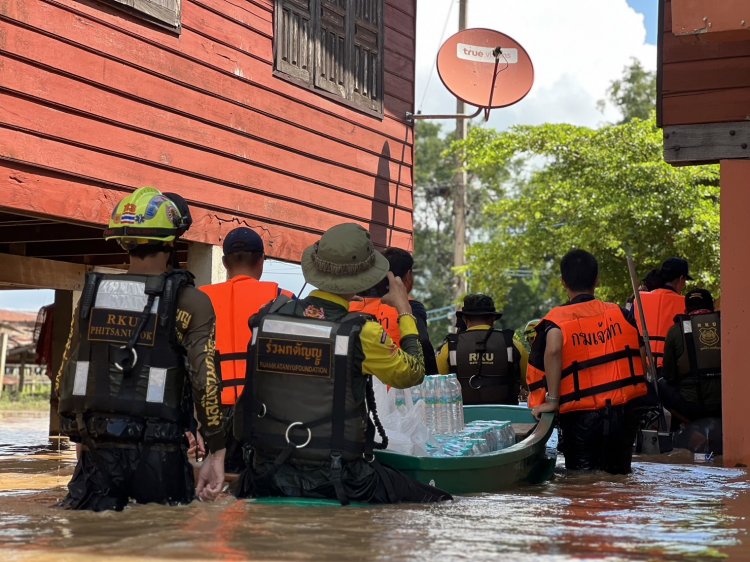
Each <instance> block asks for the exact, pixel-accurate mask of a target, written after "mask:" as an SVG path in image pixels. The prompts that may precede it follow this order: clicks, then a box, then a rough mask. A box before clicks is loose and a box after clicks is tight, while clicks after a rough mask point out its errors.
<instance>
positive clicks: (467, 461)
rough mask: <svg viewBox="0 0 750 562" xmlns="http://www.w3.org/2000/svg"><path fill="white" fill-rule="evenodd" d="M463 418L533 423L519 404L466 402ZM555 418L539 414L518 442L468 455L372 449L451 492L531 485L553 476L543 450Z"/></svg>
mask: <svg viewBox="0 0 750 562" xmlns="http://www.w3.org/2000/svg"><path fill="white" fill-rule="evenodd" d="M464 418H465V420H466V421H467V422H470V421H474V420H506V421H510V422H512V423H534V422H536V419H535V418H534V416H533V415H532V414H531V410H530V409H528V408H526V407H524V406H505V405H478V406H465V407H464ZM554 421H555V417H554V416H553V415H552V414H543V415H542V419H541V420H540V421H539V423H537V424H536V427H535V428H534V430H533V431H532V432H531V433H530V434H529V435H528V436H527V437H526V438H525V439H523V440H522V441H520V442H518V443H516V444H515V445H512V446H511V447H507V448H505V449H503V450H501V451H496V452H494V453H489V454H486V455H480V456H473V457H414V456H411V455H402V454H400V453H394V452H390V451H377V452H376V455H377V457H378V460H380V462H382V463H383V464H386V465H388V466H390V467H392V468H395V469H397V470H399V471H400V472H403V473H404V474H407V475H408V476H411V477H412V478H414V479H416V480H418V481H420V482H423V483H425V484H431V485H433V486H436V487H438V488H440V489H441V490H445V491H446V492H450V493H451V494H472V493H479V492H496V491H500V490H504V489H507V488H512V487H514V486H518V485H519V484H523V483H530V484H536V483H539V482H543V481H544V480H548V479H549V478H551V477H552V473H553V471H554V467H555V457H554V456H553V455H548V454H547V447H546V445H547V441H548V440H549V438H550V436H551V435H552V431H553V430H554V425H555V424H554Z"/></svg>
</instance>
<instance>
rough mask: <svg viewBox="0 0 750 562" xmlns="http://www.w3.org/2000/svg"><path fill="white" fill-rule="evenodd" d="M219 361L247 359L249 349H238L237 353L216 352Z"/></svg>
mask: <svg viewBox="0 0 750 562" xmlns="http://www.w3.org/2000/svg"><path fill="white" fill-rule="evenodd" d="M216 355H217V360H218V362H223V361H246V360H247V351H238V352H237V353H219V352H216Z"/></svg>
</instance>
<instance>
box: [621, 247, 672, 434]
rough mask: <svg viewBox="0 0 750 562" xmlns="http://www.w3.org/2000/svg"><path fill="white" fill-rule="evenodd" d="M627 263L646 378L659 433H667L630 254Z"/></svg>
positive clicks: (636, 278)
mask: <svg viewBox="0 0 750 562" xmlns="http://www.w3.org/2000/svg"><path fill="white" fill-rule="evenodd" d="M626 259H627V262H628V271H629V272H630V282H631V283H632V285H633V296H634V297H635V304H636V307H635V308H636V310H637V311H638V316H639V317H640V320H641V336H642V337H643V344H644V346H645V347H646V373H647V374H646V378H647V379H648V381H649V382H650V383H651V384H652V385H653V386H654V392H655V393H656V400H657V401H658V403H659V426H660V427H659V431H660V432H665V433H669V427H667V417H666V415H665V414H664V406H663V405H662V402H661V397H660V396H659V383H658V382H657V380H656V377H657V374H656V360H655V359H654V355H653V353H651V340H650V339H649V337H648V328H647V327H646V317H645V315H644V314H643V304H642V303H641V293H640V291H639V290H638V274H637V273H636V271H635V262H634V261H633V258H632V256H631V255H630V254H627V256H626Z"/></svg>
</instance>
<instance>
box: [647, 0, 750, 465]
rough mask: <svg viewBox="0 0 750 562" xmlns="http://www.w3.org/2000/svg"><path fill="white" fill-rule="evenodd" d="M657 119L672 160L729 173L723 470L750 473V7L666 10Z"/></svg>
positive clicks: (724, 211) (683, 3)
mask: <svg viewBox="0 0 750 562" xmlns="http://www.w3.org/2000/svg"><path fill="white" fill-rule="evenodd" d="M660 19H661V25H660V35H659V65H658V74H657V83H658V89H659V95H658V102H657V119H658V122H659V125H660V126H661V127H662V128H663V129H664V158H665V159H666V160H667V161H668V162H670V163H672V164H675V165H689V164H697V163H704V162H720V163H721V254H722V255H721V310H722V392H723V417H724V462H725V464H726V465H727V466H735V465H736V464H740V465H744V466H748V465H750V436H749V435H748V432H747V400H748V397H749V396H750V377H748V361H749V360H750V358H748V355H747V333H748V328H747V326H748V319H749V318H750V299H748V295H750V252H748V244H749V243H750V234H748V227H747V224H748V210H749V209H750V2H747V0H721V1H716V0H661V1H660Z"/></svg>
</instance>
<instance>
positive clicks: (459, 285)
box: [453, 0, 469, 300]
mask: <svg viewBox="0 0 750 562" xmlns="http://www.w3.org/2000/svg"><path fill="white" fill-rule="evenodd" d="M468 1H469V0H459V5H458V30H459V31H463V30H464V29H466V16H467V10H468ZM464 110H465V109H464V102H463V101H461V100H456V114H457V115H463V114H464ZM467 128H468V119H456V139H457V140H464V139H465V138H466V131H467ZM456 163H457V164H458V167H459V170H458V171H457V172H456V176H455V182H456V189H455V192H454V194H453V221H454V222H453V224H454V230H455V238H456V240H455V243H454V246H453V266H454V267H461V266H463V265H464V264H465V263H466V182H467V177H466V170H464V159H463V158H461V157H459V158H457V162H456ZM466 290H467V286H466V277H464V276H462V275H456V276H455V278H454V285H453V297H454V298H455V299H456V300H458V299H459V298H460V297H461V296H462V295H464V294H465V293H466Z"/></svg>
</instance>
